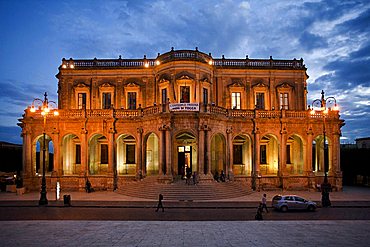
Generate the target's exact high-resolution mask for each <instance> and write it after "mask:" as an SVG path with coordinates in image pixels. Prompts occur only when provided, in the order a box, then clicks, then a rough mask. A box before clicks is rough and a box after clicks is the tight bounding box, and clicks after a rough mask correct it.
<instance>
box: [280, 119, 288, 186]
mask: <svg viewBox="0 0 370 247" xmlns="http://www.w3.org/2000/svg"><path fill="white" fill-rule="evenodd" d="M283 126H284V127H283V128H282V130H281V131H280V135H281V146H280V157H281V159H280V162H279V163H280V164H279V171H278V174H279V177H280V186H281V188H283V190H285V189H286V188H287V187H288V186H289V185H288V181H286V179H287V177H288V176H289V174H288V172H287V170H286V158H287V157H286V156H287V153H286V142H287V130H286V128H285V124H283Z"/></svg>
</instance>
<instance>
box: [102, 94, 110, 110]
mask: <svg viewBox="0 0 370 247" xmlns="http://www.w3.org/2000/svg"><path fill="white" fill-rule="evenodd" d="M111 105H112V99H111V93H103V109H110V108H111Z"/></svg>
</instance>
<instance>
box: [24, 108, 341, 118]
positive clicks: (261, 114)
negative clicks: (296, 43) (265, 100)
mask: <svg viewBox="0 0 370 247" xmlns="http://www.w3.org/2000/svg"><path fill="white" fill-rule="evenodd" d="M58 112H59V116H54V115H49V116H48V118H51V119H56V118H60V119H67V118H73V119H78V118H113V117H114V118H117V119H130V118H142V117H146V116H152V115H159V114H163V113H170V111H169V107H168V106H167V105H154V106H150V107H146V108H141V109H135V110H127V109H95V110H92V109H81V110H77V109H68V110H63V109H60V110H58ZM179 112H180V113H181V111H176V114H179ZM201 112H202V113H207V114H215V115H221V116H225V117H230V118H236V119H237V118H246V119H257V118H261V119H263V118H264V119H266V118H268V119H274V118H293V119H323V118H326V119H336V118H337V119H339V113H338V112H336V111H330V112H329V114H324V113H322V112H315V113H314V114H312V113H311V112H310V111H308V110H306V111H293V110H280V111H279V110H272V111H269V110H242V109H226V108H223V107H220V106H213V105H208V106H207V107H205V108H203V107H202V108H201ZM182 113H183V114H189V113H194V112H193V111H183V112H182ZM27 117H32V118H36V119H37V118H40V119H41V118H43V116H42V115H41V111H40V110H37V111H36V112H34V113H32V112H31V111H30V110H29V109H27V110H26V115H25V118H27Z"/></svg>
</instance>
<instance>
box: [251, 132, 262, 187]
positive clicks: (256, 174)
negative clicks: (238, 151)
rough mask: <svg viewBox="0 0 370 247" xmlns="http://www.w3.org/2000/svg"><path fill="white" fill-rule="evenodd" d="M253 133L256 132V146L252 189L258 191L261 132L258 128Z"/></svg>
mask: <svg viewBox="0 0 370 247" xmlns="http://www.w3.org/2000/svg"><path fill="white" fill-rule="evenodd" d="M253 132H254V146H253V147H254V152H253V153H254V159H253V164H252V189H253V190H257V189H259V185H258V184H257V179H258V178H259V175H260V131H259V129H258V127H255V129H254V131H253ZM257 186H258V188H257Z"/></svg>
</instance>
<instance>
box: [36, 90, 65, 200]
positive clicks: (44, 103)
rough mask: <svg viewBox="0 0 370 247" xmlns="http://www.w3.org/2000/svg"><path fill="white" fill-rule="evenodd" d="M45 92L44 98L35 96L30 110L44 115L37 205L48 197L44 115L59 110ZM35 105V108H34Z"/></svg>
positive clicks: (55, 112)
mask: <svg viewBox="0 0 370 247" xmlns="http://www.w3.org/2000/svg"><path fill="white" fill-rule="evenodd" d="M47 96H48V95H47V93H46V92H45V94H44V100H41V99H39V98H36V99H34V100H33V102H32V105H31V108H30V111H31V112H36V111H40V114H41V115H42V116H43V117H44V125H43V133H42V135H43V148H42V180H41V192H40V201H39V205H47V204H48V199H47V198H46V178H45V152H46V141H45V139H46V133H45V127H46V117H47V116H48V114H49V113H50V111H51V112H53V114H54V116H58V115H59V112H58V111H57V108H58V107H57V104H56V103H55V102H54V101H49V100H48V97H47ZM36 107H37V109H36Z"/></svg>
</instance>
